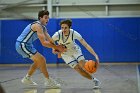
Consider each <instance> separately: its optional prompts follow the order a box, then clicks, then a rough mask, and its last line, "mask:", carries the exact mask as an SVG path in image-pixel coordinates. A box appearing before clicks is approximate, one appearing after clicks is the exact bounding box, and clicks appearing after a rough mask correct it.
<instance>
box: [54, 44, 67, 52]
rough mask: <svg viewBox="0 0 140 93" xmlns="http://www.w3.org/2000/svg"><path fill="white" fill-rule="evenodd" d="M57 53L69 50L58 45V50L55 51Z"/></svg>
mask: <svg viewBox="0 0 140 93" xmlns="http://www.w3.org/2000/svg"><path fill="white" fill-rule="evenodd" d="M55 51H58V52H61V53H63V52H66V51H67V48H66V47H64V46H63V45H57V49H55Z"/></svg>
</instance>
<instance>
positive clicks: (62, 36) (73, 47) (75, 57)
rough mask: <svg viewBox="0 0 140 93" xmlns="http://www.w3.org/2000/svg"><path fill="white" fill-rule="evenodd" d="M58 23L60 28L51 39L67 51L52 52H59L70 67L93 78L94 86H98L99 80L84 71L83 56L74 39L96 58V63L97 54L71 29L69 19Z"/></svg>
mask: <svg viewBox="0 0 140 93" xmlns="http://www.w3.org/2000/svg"><path fill="white" fill-rule="evenodd" d="M60 25H61V30H59V31H58V32H56V33H55V34H54V35H53V36H52V39H53V40H54V41H57V43H58V44H59V45H64V46H65V47H66V48H67V51H66V52H63V53H61V54H60V52H58V51H55V50H53V53H55V54H57V53H58V54H60V55H61V57H62V59H63V60H64V61H65V63H66V64H68V65H69V66H70V67H71V68H73V69H75V70H76V71H77V72H78V73H79V74H81V75H82V76H84V77H86V78H87V79H90V80H93V82H94V84H95V86H94V88H99V85H100V82H99V80H98V79H96V78H94V77H92V75H91V74H89V73H88V72H86V71H85V69H84V64H85V58H84V56H83V54H82V51H81V49H80V47H79V46H78V45H77V44H76V43H75V40H76V39H77V40H78V41H79V42H80V43H81V44H82V45H83V46H84V47H85V48H86V49H87V50H88V51H89V52H90V53H91V54H92V55H93V56H94V57H95V58H96V62H97V64H99V58H98V55H97V54H96V53H95V52H94V50H93V49H92V47H91V46H90V45H88V44H87V42H86V41H85V40H84V39H83V38H82V36H81V35H80V34H79V33H78V32H77V31H75V30H73V29H71V25H72V21H71V20H67V19H66V20H62V21H61V22H60ZM97 67H98V66H97Z"/></svg>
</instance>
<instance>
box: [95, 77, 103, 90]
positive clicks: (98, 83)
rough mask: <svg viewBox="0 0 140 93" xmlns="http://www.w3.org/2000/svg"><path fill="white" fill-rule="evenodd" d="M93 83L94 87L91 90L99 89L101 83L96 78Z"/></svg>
mask: <svg viewBox="0 0 140 93" xmlns="http://www.w3.org/2000/svg"><path fill="white" fill-rule="evenodd" d="M93 82H94V87H93V88H94V89H99V88H100V84H101V82H100V81H99V80H98V79H97V78H94V79H93Z"/></svg>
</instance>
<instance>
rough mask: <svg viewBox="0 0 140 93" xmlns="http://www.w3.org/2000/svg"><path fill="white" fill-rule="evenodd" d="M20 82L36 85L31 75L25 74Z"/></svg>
mask: <svg viewBox="0 0 140 93" xmlns="http://www.w3.org/2000/svg"><path fill="white" fill-rule="evenodd" d="M21 82H22V83H23V84H26V85H31V86H36V85H37V83H35V82H33V81H32V78H31V77H26V76H25V77H24V78H23V79H22V80H21Z"/></svg>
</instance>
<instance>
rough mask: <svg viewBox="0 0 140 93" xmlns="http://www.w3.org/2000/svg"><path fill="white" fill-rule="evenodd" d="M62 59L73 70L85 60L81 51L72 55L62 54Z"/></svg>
mask: <svg viewBox="0 0 140 93" xmlns="http://www.w3.org/2000/svg"><path fill="white" fill-rule="evenodd" d="M62 59H63V60H64V61H65V63H66V64H68V65H69V66H70V67H71V68H74V67H75V66H76V65H77V64H78V63H79V61H81V60H85V58H84V56H83V54H82V52H81V50H78V51H77V52H73V53H72V54H62Z"/></svg>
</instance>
